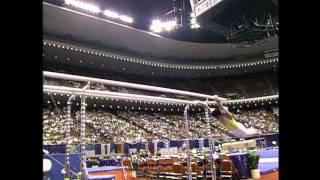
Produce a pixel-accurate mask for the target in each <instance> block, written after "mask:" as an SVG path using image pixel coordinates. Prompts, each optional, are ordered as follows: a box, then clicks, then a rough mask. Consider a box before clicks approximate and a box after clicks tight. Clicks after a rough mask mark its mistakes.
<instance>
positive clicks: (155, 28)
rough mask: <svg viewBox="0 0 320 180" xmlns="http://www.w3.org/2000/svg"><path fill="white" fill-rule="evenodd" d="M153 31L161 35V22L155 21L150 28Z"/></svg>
mask: <svg viewBox="0 0 320 180" xmlns="http://www.w3.org/2000/svg"><path fill="white" fill-rule="evenodd" d="M150 29H151V31H153V32H156V33H159V32H161V31H162V27H161V21H160V20H153V21H152V24H151V26H150Z"/></svg>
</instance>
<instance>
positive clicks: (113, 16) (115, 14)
mask: <svg viewBox="0 0 320 180" xmlns="http://www.w3.org/2000/svg"><path fill="white" fill-rule="evenodd" d="M103 14H104V15H106V16H108V17H111V18H115V19H116V18H119V14H118V13H116V12H113V11H110V10H105V11H104V12H103Z"/></svg>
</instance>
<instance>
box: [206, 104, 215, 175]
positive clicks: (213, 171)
mask: <svg viewBox="0 0 320 180" xmlns="http://www.w3.org/2000/svg"><path fill="white" fill-rule="evenodd" d="M204 110H205V118H206V125H207V129H206V130H207V137H208V142H209V159H210V162H211V177H212V180H216V167H215V164H214V159H213V154H214V153H215V151H214V141H213V139H212V136H211V130H210V118H209V107H208V105H207V106H206V107H205V109H204Z"/></svg>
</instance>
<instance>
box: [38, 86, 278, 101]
mask: <svg viewBox="0 0 320 180" xmlns="http://www.w3.org/2000/svg"><path fill="white" fill-rule="evenodd" d="M43 92H51V93H60V94H70V95H71V94H74V95H78V96H81V95H85V96H94V97H101V98H118V99H123V100H137V101H140V100H144V101H150V102H163V103H177V104H189V105H194V101H188V100H182V99H174V98H164V97H155V96H146V95H137V94H127V93H118V92H110V91H97V90H83V89H80V88H71V87H63V86H53V85H43ZM278 97H279V96H278V95H272V96H264V97H258V98H248V99H239V100H227V101H225V103H236V102H244V101H257V100H265V99H272V98H278ZM208 104H210V105H212V104H213V105H214V104H215V101H209V102H208Z"/></svg>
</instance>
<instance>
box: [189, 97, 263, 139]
mask: <svg viewBox="0 0 320 180" xmlns="http://www.w3.org/2000/svg"><path fill="white" fill-rule="evenodd" d="M215 102H216V106H217V108H209V114H211V115H212V116H213V117H215V118H216V119H218V120H219V121H220V122H222V124H223V125H224V126H225V127H226V128H227V129H228V130H229V131H231V132H232V134H233V135H234V136H236V137H237V138H243V137H250V136H256V135H260V134H261V133H260V132H259V131H258V130H257V129H255V128H253V127H250V128H246V127H245V126H244V125H243V124H242V123H240V122H237V121H236V120H235V119H234V117H233V114H232V113H231V112H230V111H229V110H228V108H227V107H226V106H223V105H222V100H221V98H219V97H218V96H216V98H215ZM194 104H195V105H201V106H203V107H206V106H207V102H202V101H195V103H194Z"/></svg>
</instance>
